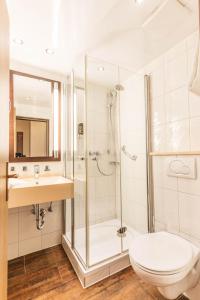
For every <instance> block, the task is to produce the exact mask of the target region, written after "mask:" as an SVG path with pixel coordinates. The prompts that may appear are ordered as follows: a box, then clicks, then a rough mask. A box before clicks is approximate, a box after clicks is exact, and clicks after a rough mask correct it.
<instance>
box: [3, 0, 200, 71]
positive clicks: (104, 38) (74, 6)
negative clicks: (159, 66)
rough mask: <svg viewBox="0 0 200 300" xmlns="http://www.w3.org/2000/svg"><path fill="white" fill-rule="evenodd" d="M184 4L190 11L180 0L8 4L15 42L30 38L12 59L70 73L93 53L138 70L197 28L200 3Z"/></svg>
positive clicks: (188, 0)
mask: <svg viewBox="0 0 200 300" xmlns="http://www.w3.org/2000/svg"><path fill="white" fill-rule="evenodd" d="M181 1H182V2H184V3H185V4H186V5H188V6H189V8H190V9H185V8H183V7H182V6H181V5H180V4H178V3H177V1H176V0H168V1H166V0H144V3H143V4H142V5H141V6H140V5H136V4H135V1H134V0H98V1H97V0H7V2H8V8H9V14H10V32H11V40H12V39H13V38H20V39H23V40H24V44H23V45H22V46H19V45H16V44H14V43H12V42H11V58H12V59H13V60H16V61H20V62H23V63H25V64H30V65H34V66H37V67H40V68H44V69H47V70H52V71H56V72H59V73H62V74H67V73H68V72H69V71H70V69H71V68H72V66H74V65H75V64H76V62H77V61H79V60H78V59H79V58H80V57H81V55H83V54H85V53H88V54H89V55H92V56H94V57H97V58H100V59H102V60H105V61H109V62H111V63H114V64H117V65H121V66H123V67H126V68H130V69H133V70H137V69H138V68H140V67H142V66H143V65H144V64H145V63H147V62H149V61H151V60H152V59H154V58H155V57H157V56H158V55H160V54H161V53H163V52H164V51H166V50H167V49H169V48H170V47H171V46H172V45H174V44H176V43H177V42H179V41H180V40H181V39H183V38H184V37H186V36H187V35H188V34H190V33H192V32H193V31H194V30H195V29H197V26H198V9H197V5H198V0H181ZM166 2H167V4H166V5H164V6H163V8H162V9H161V10H158V13H156V14H155V16H154V18H153V19H152V20H151V19H149V17H150V16H151V15H152V13H154V12H155V11H156V10H157V8H158V7H159V6H160V5H162V4H165V3H166ZM146 20H149V22H148V24H147V25H146V26H142V25H144V23H145V22H146ZM46 48H54V49H55V54H54V55H51V56H50V55H46V53H45V49H46ZM101 76H102V75H101Z"/></svg>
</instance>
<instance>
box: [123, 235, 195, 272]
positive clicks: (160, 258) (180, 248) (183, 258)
mask: <svg viewBox="0 0 200 300" xmlns="http://www.w3.org/2000/svg"><path fill="white" fill-rule="evenodd" d="M129 253H130V256H131V257H132V259H133V261H134V264H135V265H137V267H138V268H140V269H141V270H143V271H144V272H147V273H150V274H155V275H159V276H167V275H168V276H169V275H173V274H174V275H175V274H177V273H181V272H185V271H187V270H189V269H190V267H191V265H192V264H193V254H194V253H193V248H192V245H191V243H189V242H188V241H186V240H184V239H183V238H181V237H179V236H176V235H173V234H171V233H168V232H157V233H151V234H144V235H141V236H139V237H137V238H136V239H135V240H133V243H132V246H131V247H130V249H129Z"/></svg>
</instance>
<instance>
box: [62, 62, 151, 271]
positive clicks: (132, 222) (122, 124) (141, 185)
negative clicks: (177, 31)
mask: <svg viewBox="0 0 200 300" xmlns="http://www.w3.org/2000/svg"><path fill="white" fill-rule="evenodd" d="M69 90H70V92H68V99H69V100H70V101H69V107H68V134H67V136H68V141H67V149H68V151H67V154H66V174H67V176H71V178H73V180H74V188H75V191H74V192H75V196H74V199H72V200H67V201H66V205H65V208H66V209H65V235H64V237H63V239H64V240H65V242H67V243H68V245H69V247H70V249H71V251H72V252H73V253H74V254H75V257H76V258H77V260H78V261H79V262H81V265H82V266H83V268H84V269H85V270H88V269H90V268H91V267H95V266H98V265H99V264H100V263H101V264H102V263H106V262H108V261H110V260H111V259H117V258H118V257H120V256H121V255H123V254H124V253H127V250H128V248H129V244H130V243H131V240H132V239H133V238H134V237H135V236H136V235H138V234H141V233H145V232H148V204H147V184H148V182H147V155H146V153H147V145H146V111H145V94H144V76H141V75H135V74H133V72H131V71H129V70H125V69H123V68H119V67H118V66H115V65H112V64H109V63H107V62H104V61H100V60H98V59H95V58H92V57H86V58H85V59H84V63H82V64H81V63H79V65H78V67H77V68H75V69H74V71H73V72H72V76H71V82H70V84H69Z"/></svg>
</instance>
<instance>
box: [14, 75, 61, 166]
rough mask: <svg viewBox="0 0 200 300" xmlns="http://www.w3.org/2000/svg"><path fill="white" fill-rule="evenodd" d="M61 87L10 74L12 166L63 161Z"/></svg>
mask: <svg viewBox="0 0 200 300" xmlns="http://www.w3.org/2000/svg"><path fill="white" fill-rule="evenodd" d="M60 97H61V83H60V82H58V81H53V80H50V79H46V78H41V77H37V76H34V75H30V74H24V73H21V72H17V71H10V153H9V161H10V162H29V161H58V160H60V120H61V117H60Z"/></svg>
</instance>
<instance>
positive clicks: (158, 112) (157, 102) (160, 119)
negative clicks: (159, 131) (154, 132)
mask: <svg viewBox="0 0 200 300" xmlns="http://www.w3.org/2000/svg"><path fill="white" fill-rule="evenodd" d="M165 114H166V111H165V101H164V96H163V95H162V96H160V97H157V98H153V99H152V125H153V126H157V125H160V124H163V123H165V122H166V115H165Z"/></svg>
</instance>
